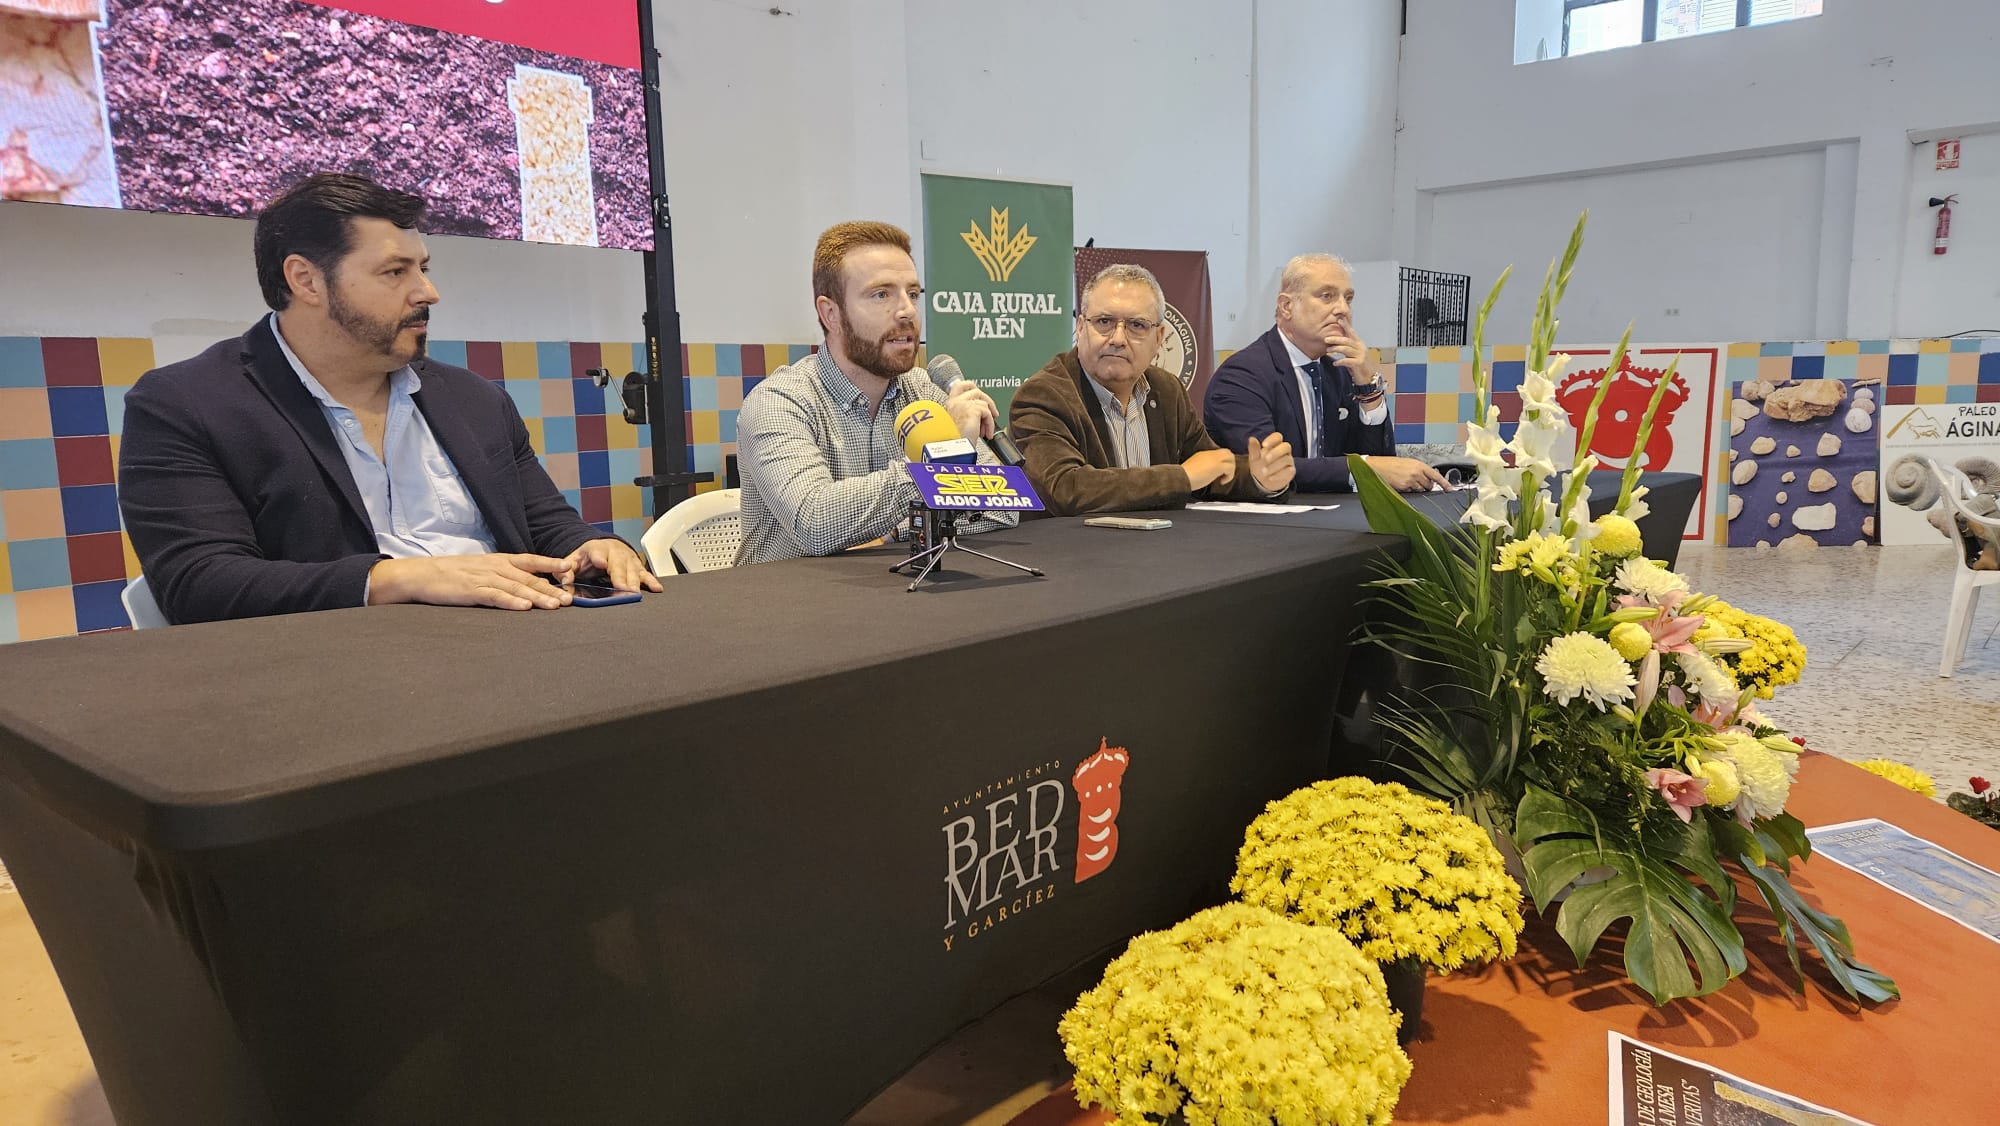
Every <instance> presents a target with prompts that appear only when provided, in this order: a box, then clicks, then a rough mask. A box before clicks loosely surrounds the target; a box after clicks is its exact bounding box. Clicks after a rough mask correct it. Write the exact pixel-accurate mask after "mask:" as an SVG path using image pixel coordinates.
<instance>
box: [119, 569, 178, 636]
mask: <svg viewBox="0 0 2000 1126" xmlns="http://www.w3.org/2000/svg"><path fill="white" fill-rule="evenodd" d="M118 601H120V602H122V603H124V604H125V616H126V617H128V618H130V619H132V628H133V629H159V628H160V627H162V626H170V625H172V624H173V623H172V622H169V621H168V620H167V616H166V615H165V614H163V613H161V612H160V604H159V603H158V602H156V601H154V600H153V591H152V588H150V587H148V586H147V585H146V576H144V575H140V576H139V577H138V578H136V579H133V580H132V581H130V582H128V583H126V584H125V589H124V591H122V592H121V593H120V594H119V595H118Z"/></svg>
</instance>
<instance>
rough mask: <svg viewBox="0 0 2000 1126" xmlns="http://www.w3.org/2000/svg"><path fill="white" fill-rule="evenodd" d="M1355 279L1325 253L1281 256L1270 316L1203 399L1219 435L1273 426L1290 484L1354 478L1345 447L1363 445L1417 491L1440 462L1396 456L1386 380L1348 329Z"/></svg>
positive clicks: (1400, 483) (1382, 468)
mask: <svg viewBox="0 0 2000 1126" xmlns="http://www.w3.org/2000/svg"><path fill="white" fill-rule="evenodd" d="M1353 301H1354V282H1353V279H1352V278H1350V277H1349V275H1348V270H1347V264H1346V263H1345V262H1342V261H1341V260H1340V259H1338V258H1335V257H1334V256H1332V255H1330V254H1301V255H1299V256H1298V257H1297V258H1294V259H1292V260H1291V261H1290V262H1288V263H1286V265H1285V272H1284V275H1283V277H1282V279H1281V280H1280V282H1279V286H1278V317H1277V324H1275V325H1273V326H1272V327H1271V329H1270V331H1268V332H1266V333H1265V334H1264V335H1262V336H1260V337H1258V338H1257V339H1256V340H1254V341H1252V342H1251V344H1250V346H1249V347H1248V348H1245V349H1243V350H1242V351H1240V352H1237V353H1236V354H1234V355H1232V356H1230V357H1229V359H1228V360H1227V361H1225V362H1224V363H1223V365H1222V366H1221V367H1220V368H1218V369H1216V372H1215V378H1214V379H1212V380H1210V381H1209V384H1208V395H1207V398H1206V399H1205V400H1204V402H1203V415H1204V416H1205V418H1206V420H1207V423H1208V433H1209V435H1210V436H1211V437H1213V438H1214V439H1215V441H1216V443H1217V444H1218V445H1221V446H1223V447H1225V448H1228V449H1237V448H1239V447H1241V446H1242V445H1243V443H1244V441H1245V440H1246V439H1248V438H1251V437H1253V436H1258V435H1264V434H1269V433H1271V432H1272V431H1273V430H1275V431H1277V432H1278V433H1279V434H1282V435H1283V436H1284V438H1285V441H1287V442H1290V443H1291V446H1292V451H1293V454H1294V455H1295V457H1296V458H1297V464H1298V472H1297V476H1296V477H1295V478H1294V481H1293V483H1294V485H1295V486H1296V487H1297V488H1298V490H1299V491H1300V492H1306V493H1344V492H1347V491H1349V490H1351V489H1353V488H1354V482H1353V481H1351V480H1350V479H1349V478H1348V473H1347V455H1348V454H1351V453H1355V454H1361V455H1363V456H1365V457H1366V458H1367V460H1368V464H1369V466H1370V467H1371V468H1373V469H1374V470H1375V472H1376V473H1378V474H1380V475H1381V476H1382V479H1383V480H1384V481H1386V482H1388V484H1389V486H1390V487H1391V488H1395V489H1400V490H1402V491H1403V492H1422V491H1424V490H1427V489H1429V488H1430V487H1431V486H1432V485H1433V484H1437V485H1442V484H1444V478H1443V477H1442V476H1440V475H1439V474H1438V472H1437V470H1435V469H1432V468H1431V467H1430V466H1428V465H1426V464H1424V463H1423V462H1421V461H1417V460H1415V459H1414V458H1407V457H1397V456H1396V440H1395V434H1394V429H1393V426H1394V424H1393V423H1392V422H1391V421H1390V419H1389V396H1388V387H1387V385H1386V384H1385V383H1384V382H1383V381H1382V380H1381V378H1380V377H1379V376H1378V375H1377V374H1376V373H1375V372H1373V371H1372V370H1370V367H1369V364H1368V346H1367V345H1365V344H1363V343H1362V342H1361V341H1360V340H1359V339H1357V338H1356V337H1355V336H1354V320H1353V312H1352V308H1351V306H1352V303H1353Z"/></svg>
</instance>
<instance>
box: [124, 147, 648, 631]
mask: <svg viewBox="0 0 2000 1126" xmlns="http://www.w3.org/2000/svg"><path fill="white" fill-rule="evenodd" d="M423 210H424V200H423V199H422V198H421V197H419V196H414V195H408V194H405V193H403V192H395V191H390V190H388V189H386V188H383V187H382V186H381V185H379V184H376V183H374V182H373V181H370V180H368V179H365V178H363V177H360V176H350V175H345V174H321V175H316V176H311V177H309V178H307V179H306V180H304V181H302V182H300V183H299V184H298V185H297V186H295V187H293V188H292V189H291V190H290V191H288V192H286V193H285V194H284V195H283V196H281V197H279V198H278V199H277V200H276V201H275V202H273V203H272V204H271V205H270V206H269V207H267V208H266V209H265V210H264V212H263V214H262V215H260V216H259V217H258V219H257V230H256V236H255V256H256V261H257V281H258V284H259V285H260V286H261V287H262V289H263V291H264V301H265V303H266V304H268V305H269V306H270V307H271V308H272V309H273V310H274V311H273V312H272V314H271V315H270V316H267V317H265V318H264V319H263V320H261V321H259V322H258V323H257V325H256V327H254V328H252V329H251V330H250V331H249V332H247V333H245V334H244V335H243V336H242V337H240V338H237V339H233V340H224V341H222V342H221V343H218V344H216V345H215V346H213V347H211V348H209V349H208V350H207V351H205V352H203V353H202V354H201V355H199V356H196V357H194V358H193V359H191V360H185V361H183V362H181V363H177V364H169V365H168V366H166V367H163V368H159V369H157V370H154V371H150V372H147V373H146V374H145V375H144V376H142V377H141V378H140V379H139V382H138V383H137V384H136V385H135V386H134V387H133V388H132V390H131V392H130V393H129V394H128V395H127V396H126V397H125V433H124V438H123V440H122V442H121V444H120V448H119V458H118V462H119V464H118V503H119V508H120V509H121V510H122V512H123V513H124V516H125V527H126V529H127V531H129V532H130V533H131V536H132V546H133V548H134V549H135V550H136V551H137V552H138V555H139V562H140V565H141V567H142V568H143V569H144V571H145V574H146V580H147V585H148V586H150V587H151V588H152V592H153V597H154V599H155V600H156V601H157V602H158V603H159V604H160V609H161V610H162V611H163V612H164V613H165V614H166V617H167V620H168V621H171V622H176V623H182V622H200V621H214V620H218V619H223V618H247V617H255V616H257V615H261V614H289V613H295V612H298V611H303V610H329V609H334V608H336V607H342V606H361V605H378V604H381V603H389V602H429V603H438V604H444V605H455V606H497V607H502V608H504V609H510V610H527V609H531V608H535V607H541V608H546V609H553V608H555V607H557V606H562V605H566V604H567V603H568V602H569V601H570V595H569V594H568V592H566V591H564V590H562V589H559V587H558V586H557V585H555V584H557V583H562V582H565V581H568V580H569V579H571V578H574V577H575V576H577V575H578V574H580V573H583V572H602V573H603V574H605V575H606V576H608V578H609V580H610V583H611V585H613V586H616V587H619V588H620V589H623V590H638V589H640V588H642V587H643V588H644V589H647V590H654V591H657V590H659V589H660V584H659V580H658V579H656V578H654V577H653V576H652V575H651V574H650V573H649V572H647V570H646V568H645V565H644V564H643V563H641V562H640V560H639V556H638V555H637V553H635V552H634V551H633V550H632V548H631V547H630V546H629V545H627V544H626V543H625V542H624V541H623V540H620V539H616V538H612V537H606V536H605V535H604V533H602V532H600V531H598V530H597V529H595V528H593V527H591V526H590V525H589V524H586V523H584V522H583V520H582V519H581V518H579V517H578V516H577V514H576V511H575V510H574V509H572V508H570V506H569V505H568V504H566V503H564V501H563V498H562V494H561V493H560V492H558V491H557V489H556V487H555V483H554V482H552V481H550V480H549V476H548V474H547V473H546V472H545V471H544V470H543V469H542V465H541V462H540V461H538V460H537V459H536V457H535V451H534V448H533V447H532V446H531V445H530V444H529V441H528V431H527V428H526V427H525V426H523V425H522V423H521V416H520V414H519V412H517V411H516V410H515V409H514V403H513V400H512V399H510V398H509V397H508V396H507V394H506V392H504V391H503V390H502V389H501V388H500V387H498V386H496V385H495V384H493V383H492V382H490V381H488V380H487V379H485V378H483V377H481V376H479V375H476V374H474V373H472V372H469V371H466V370H465V369H464V368H457V367H452V366H450V365H449V364H441V363H437V362H436V361H433V360H428V359H425V358H424V345H425V341H426V337H427V334H428V333H429V321H430V307H431V306H432V305H433V304H436V303H437V300H438V293H437V290H436V289H435V288H433V287H432V286H431V283H430V278H429V277H428V272H429V269H430V255H429V253H428V252H427V251H426V250H425V248H424V240H423V238H422V237H421V236H419V235H418V233H417V231H416V223H417V219H418V217H419V216H420V215H422V213H423ZM551 580H554V581H553V582H551Z"/></svg>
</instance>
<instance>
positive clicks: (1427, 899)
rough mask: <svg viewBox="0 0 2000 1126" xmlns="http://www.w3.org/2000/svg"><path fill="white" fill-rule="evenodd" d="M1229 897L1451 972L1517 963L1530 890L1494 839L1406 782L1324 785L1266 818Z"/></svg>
mask: <svg viewBox="0 0 2000 1126" xmlns="http://www.w3.org/2000/svg"><path fill="white" fill-rule="evenodd" d="M1229 890H1230V891H1232V892H1235V893H1236V894H1237V895H1238V896H1240V897H1241V898H1242V900H1243V902H1245V903H1249V904H1253V905H1256V906H1260V907H1267V908H1269V909H1271V910H1273V911H1278V912H1281V913H1283V914H1285V915H1287V916H1289V917H1291V918H1294V919H1297V920H1299V921H1300V922H1305V923H1312V924H1314V925H1317V926H1326V927H1333V928H1336V929H1338V930H1339V931H1340V933H1341V934H1343V935H1345V936H1347V938H1348V939H1350V940H1351V941H1352V942H1353V943H1354V944H1355V946H1356V947H1358V948H1359V949H1360V951H1361V953H1362V954H1363V955H1365V956H1367V957H1369V958H1372V959H1374V960H1375V961H1377V962H1394V961H1399V960H1401V959H1405V958H1412V959H1416V960H1417V961H1420V962H1423V963H1424V964H1425V965H1429V966H1432V967H1435V968H1437V969H1440V970H1453V969H1457V968H1458V967H1460V966H1462V965H1464V964H1466V963H1467V962H1487V961H1492V960H1494V959H1497V958H1511V957H1513V956H1514V951H1515V942H1516V939H1517V938H1518V937H1519V936H1520V933H1521V909H1520V904H1521V888H1520V885H1518V884H1516V883H1515V882H1514V879H1513V877H1511V876H1509V875H1508V874H1507V867H1506V862H1505V861H1503V860H1502V859H1501V857H1500V852H1499V850H1498V849H1496V848H1495V847H1494V846H1493V839H1492V838H1491V837H1490V836H1488V835H1487V833H1486V831H1485V830H1484V829H1482V828H1480V827H1479V826H1478V825H1477V824H1476V823H1474V822H1473V821H1471V820H1469V819H1467V818H1465V817H1461V816H1459V815H1458V814H1456V813H1453V812H1452V810H1451V807H1450V806H1448V805H1446V804H1445V803H1443V802H1441V801H1437V800H1435V799H1433V798H1426V797H1424V796H1422V795H1420V794H1414V793H1411V792H1410V790H1409V789H1408V788H1407V787H1405V786H1403V785H1400V784H1398V783H1395V782H1388V783H1376V782H1371V781H1369V780H1368V779H1366V778H1335V779H1332V780H1330V781H1325V782H1316V783H1314V784H1313V785H1310V786H1307V787H1305V788H1303V789H1300V790H1295V791H1293V792H1292V793H1291V794H1289V795H1287V796H1285V797H1283V798H1279V799H1278V800H1277V801H1274V802H1271V803H1270V804H1269V805H1267V806H1265V807H1264V812H1263V813H1261V814H1259V815H1258V816H1257V819H1256V820H1254V821H1252V822H1251V823H1250V827H1249V828H1248V829H1247V830H1245V831H1244V834H1243V848H1242V850H1241V851H1239V852H1238V853H1237V854H1236V875H1235V877H1234V878H1233V879H1231V880H1230V882H1229Z"/></svg>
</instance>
